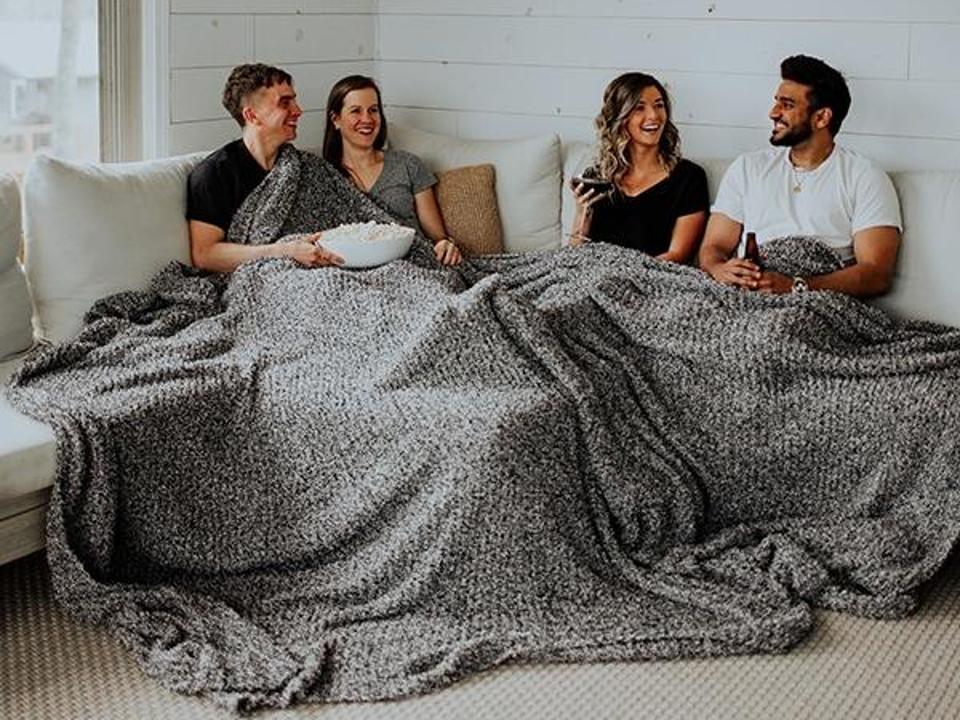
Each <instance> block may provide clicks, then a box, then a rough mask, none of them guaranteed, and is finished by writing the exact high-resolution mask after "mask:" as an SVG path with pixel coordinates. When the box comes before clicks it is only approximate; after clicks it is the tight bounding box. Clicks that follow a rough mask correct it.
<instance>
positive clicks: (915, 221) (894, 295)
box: [876, 170, 960, 327]
mask: <svg viewBox="0 0 960 720" xmlns="http://www.w3.org/2000/svg"><path fill="white" fill-rule="evenodd" d="M890 177H891V179H892V180H893V184H894V186H895V187H896V189H897V195H898V196H899V197H900V208H901V210H902V211H903V243H902V245H901V246H900V255H899V258H898V260H897V273H896V277H895V278H894V281H893V290H892V291H891V292H890V293H888V294H887V295H886V296H884V297H882V298H878V299H877V301H876V302H877V304H878V305H880V306H881V307H883V308H885V309H886V310H888V311H890V312H892V313H894V314H896V315H899V316H900V317H905V318H911V319H917V320H932V321H934V322H940V323H945V324H948V325H954V326H956V327H960V283H958V282H957V281H956V274H957V268H958V267H960V243H958V242H957V240H956V236H957V228H958V227H960V171H940V170H912V171H905V172H897V173H891V174H890Z"/></svg>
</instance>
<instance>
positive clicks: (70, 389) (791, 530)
mask: <svg viewBox="0 0 960 720" xmlns="http://www.w3.org/2000/svg"><path fill="white" fill-rule="evenodd" d="M368 220H377V221H387V220H389V216H386V215H385V213H384V211H383V210H381V209H380V208H378V207H377V206H376V205H374V204H373V203H371V202H370V201H369V199H368V198H366V197H365V196H363V195H362V194H360V193H357V192H356V191H354V190H353V189H352V187H351V186H350V185H349V183H347V182H346V181H345V180H344V179H343V178H342V177H341V176H340V175H339V173H337V172H336V171H335V170H334V169H333V168H331V167H330V166H329V165H327V164H326V163H325V162H324V161H322V160H321V159H320V158H317V157H314V156H311V155H309V154H306V153H301V152H298V151H295V150H293V149H292V148H288V149H285V150H284V152H283V153H282V154H281V157H280V160H279V161H278V165H277V167H276V168H275V169H274V171H273V172H271V173H270V174H269V175H268V176H267V179H266V180H265V181H264V183H263V184H261V186H260V187H258V188H257V190H256V191H254V193H253V195H252V196H251V197H250V198H248V201H247V202H246V203H245V204H244V207H243V208H241V211H240V212H239V213H238V216H237V218H236V220H235V222H234V224H233V225H232V226H231V228H230V231H229V237H230V239H231V240H233V241H236V242H248V243H254V242H274V241H283V240H284V239H290V238H292V237H298V236H302V235H303V234H304V233H310V232H315V231H316V230H322V229H324V228H329V227H333V226H335V225H338V224H341V223H345V222H364V221H368ZM809 247H810V244H809V241H804V242H797V241H786V242H783V243H781V244H780V246H779V247H777V248H775V249H772V251H771V256H770V258H769V262H771V263H774V264H776V266H777V267H781V268H784V269H785V270H787V269H789V268H791V267H792V268H797V267H805V268H808V269H809V268H810V267H811V263H813V265H814V266H816V267H819V268H824V267H825V266H824V263H829V262H832V261H833V260H832V259H831V258H829V257H826V256H822V255H817V254H816V253H813V254H812V255H811V252H810V251H809ZM811 257H812V259H811ZM791 263H792V264H791ZM958 376H960V331H957V330H955V329H951V328H946V327H940V326H934V325H930V324H922V323H903V322H899V321H896V320H894V319H892V318H890V317H888V316H887V315H885V314H884V313H882V312H881V311H880V310H878V309H876V308H873V307H870V306H868V305H865V304H863V303H861V302H858V301H856V300H854V299H851V298H848V297H845V296H842V295H838V294H834V293H828V292H810V293H805V294H796V295H787V296H779V297H769V296H763V295H757V294H753V293H746V292H740V291H736V290H732V289H729V288H726V287H722V286H720V285H717V284H716V283H714V282H713V281H712V280H710V279H709V278H707V277H706V276H705V275H704V274H703V273H701V272H700V271H698V270H696V269H693V268H687V267H680V266H676V265H672V264H666V263H660V262H657V261H654V260H652V259H650V258H647V257H644V256H642V255H639V254H637V253H634V252H631V251H629V250H625V249H622V248H617V247H613V246H606V245H590V246H585V247H583V248H577V249H572V248H571V249H564V250H559V251H554V252H548V253H542V254H535V255H527V256H509V255H508V256H504V257H496V258H495V257H489V258H479V259H476V260H472V261H469V262H467V263H465V264H464V265H463V266H462V267H460V268H442V267H439V266H438V265H437V264H436V263H435V262H434V261H433V259H432V252H431V248H430V245H429V243H427V242H426V241H425V240H423V239H422V238H420V239H418V241H417V242H416V243H415V246H414V248H413V250H412V251H411V254H410V255H409V256H408V257H407V258H405V259H403V260H400V261H396V262H393V263H391V264H389V265H386V266H383V267H379V268H374V269H370V270H364V271H347V270H341V269H336V268H321V269H314V270H310V269H304V268H301V267H299V266H297V265H296V264H295V263H293V262H292V261H288V260H261V261H257V262H253V263H249V264H246V265H243V266H241V267H240V268H239V269H238V270H237V271H235V272H234V273H232V274H230V275H224V276H221V275H208V274H205V273H198V272H197V271H194V270H192V269H190V268H186V267H184V266H181V265H177V264H173V265H171V266H169V267H168V268H166V269H165V270H164V271H163V272H162V273H160V274H159V275H158V276H157V278H156V279H155V280H154V283H153V285H152V286H151V288H150V289H148V290H146V291H144V292H136V293H123V294H120V295H116V296H113V297H111V298H107V299H104V300H103V301H101V302H99V303H97V304H96V305H95V306H94V307H93V308H92V309H91V311H90V313H89V314H88V317H87V324H86V325H85V327H84V329H83V330H82V332H81V333H80V334H79V335H78V336H77V337H76V338H75V339H74V340H72V341H70V342H67V343H65V344H63V345H60V346H57V347H53V348H47V349H44V350H42V351H40V352H39V353H37V354H35V355H34V356H32V357H31V358H29V359H28V360H27V361H26V362H25V363H24V365H23V367H22V368H21V370H20V371H19V372H18V373H17V374H16V375H15V377H14V378H13V379H12V380H11V385H10V387H9V389H8V393H9V397H10V400H11V402H12V403H13V404H14V405H15V406H16V407H18V408H20V409H22V410H23V411H25V412H27V413H29V414H31V415H33V416H35V417H37V418H39V419H41V420H43V421H44V422H47V423H49V424H50V425H51V426H53V428H54V430H55V431H56V434H57V439H58V470H57V473H58V474H57V479H56V485H55V489H54V493H53V497H52V502H51V512H50V526H49V538H48V552H49V560H50V564H51V569H52V577H53V582H54V588H55V592H56V594H57V597H58V599H59V600H60V602H62V603H63V604H64V605H65V606H66V607H67V608H69V609H70V610H72V611H73V612H75V613H77V614H78V615H80V616H81V617H85V618H88V619H91V620H94V621H97V622H101V623H104V624H106V625H107V626H108V627H110V628H112V629H113V630H114V631H115V632H116V633H117V634H118V635H119V637H120V638H121V640H122V641H123V642H124V644H125V645H127V646H128V647H130V648H131V650H132V651H133V652H134V653H135V654H136V656H137V658H138V660H139V662H140V663H141V665H142V666H143V667H144V669H145V670H146V671H147V672H148V673H150V674H151V675H153V676H155V677H157V679H158V680H159V681H160V682H162V683H164V684H165V685H167V686H168V687H171V688H173V689H175V690H177V691H180V692H188V693H200V694H203V695H207V696H209V697H211V698H213V699H214V700H215V701H217V702H219V703H220V704H222V705H225V706H228V707H231V708H233V709H235V710H238V711H251V710H255V709H257V708H269V707H285V706H287V705H289V704H291V703H294V702H299V701H334V700H374V699H383V698H390V697H398V696H403V695H408V694H411V693H418V692H425V691H428V690H431V689H435V688H439V687H442V686H445V685H448V684H449V683H451V682H454V681H456V680H457V679H460V678H462V677H464V676H465V675H467V674H469V673H472V672H476V671H479V670H483V669H486V668H489V667H492V666H494V665H497V664H499V663H503V662H508V661H524V662H530V661H582V660H627V659H652V658H668V657H677V656H689V655H720V654H730V653H744V652H772V651H782V650H785V649H787V648H789V647H790V646H792V645H793V644H794V643H796V642H797V641H798V640H799V639H800V638H802V637H803V636H804V635H805V634H806V633H807V632H808V631H809V630H810V628H811V623H812V614H811V608H813V607H828V608H834V609H841V610H847V611H851V612H857V613H861V614H865V615H871V616H877V617H898V616H901V615H903V614H905V613H906V612H909V611H910V610H911V609H912V607H913V606H914V604H915V603H916V599H917V594H918V591H919V589H920V588H921V587H922V585H923V583H924V582H925V581H927V580H928V579H929V578H930V577H932V576H933V574H934V573H935V572H936V571H937V569H938V568H939V567H940V566H941V564H942V563H943V562H944V560H945V558H946V556H947V555H948V554H949V552H950V551H951V549H952V548H953V546H954V544H955V542H956V538H957V533H958V529H960V488H958V468H960V451H958V437H960V433H958V432H957V430H958V428H960V397H958V395H960V383H958V379H960V377H958Z"/></svg>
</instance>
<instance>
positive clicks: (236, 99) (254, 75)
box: [223, 63, 293, 128]
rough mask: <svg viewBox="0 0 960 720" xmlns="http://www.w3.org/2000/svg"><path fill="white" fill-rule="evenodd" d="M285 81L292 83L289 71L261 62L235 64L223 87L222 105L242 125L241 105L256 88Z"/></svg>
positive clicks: (271, 85)
mask: <svg viewBox="0 0 960 720" xmlns="http://www.w3.org/2000/svg"><path fill="white" fill-rule="evenodd" d="M283 83H287V84H288V85H293V78H291V77H290V73H288V72H285V71H283V70H281V69H280V68H277V67H273V66H272V65H264V64H263V63H247V64H245V65H237V66H236V67H235V68H234V69H233V70H232V71H231V72H230V77H228V78H227V84H226V85H224V87H223V106H224V107H225V108H226V109H227V112H228V113H230V115H231V116H233V119H234V120H236V121H237V122H238V123H239V124H240V127H241V128H242V127H243V126H244V124H245V123H244V120H243V106H244V104H245V103H246V101H247V99H248V98H249V97H250V96H251V95H253V94H254V93H255V92H256V91H257V90H260V89H262V88H268V87H273V86H274V85H282V84H283Z"/></svg>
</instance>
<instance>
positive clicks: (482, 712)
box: [0, 553, 960, 720]
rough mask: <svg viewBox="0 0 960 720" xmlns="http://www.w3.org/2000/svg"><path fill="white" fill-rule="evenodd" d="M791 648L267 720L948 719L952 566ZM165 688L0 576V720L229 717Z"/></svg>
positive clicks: (35, 593)
mask: <svg viewBox="0 0 960 720" xmlns="http://www.w3.org/2000/svg"><path fill="white" fill-rule="evenodd" d="M818 617H819V625H818V627H817V628H816V630H815V631H814V633H813V634H812V635H811V636H810V637H809V638H807V640H806V641H804V642H803V643H802V644H801V645H800V646H799V647H797V648H796V649H795V650H794V651H792V652H790V653H788V654H786V655H779V656H771V655H754V656H744V657H733V658H718V659H706V660H680V661H670V662H638V663H597V664H589V665H588V664H581V665H543V666H511V667H506V668H502V669H498V670H494V671H491V672H487V673H483V674H481V675H479V676H476V677H473V678H471V679H469V680H467V681H465V682H462V683H459V684H457V685H455V686H453V687H451V688H449V689H447V690H444V691H441V692H437V693H433V694H431V695H429V696H425V697H420V698H413V699H410V700H405V701H402V702H391V703H370V704H355V705H332V706H305V707H300V708H297V709H295V710H288V711H279V712H271V713H263V714H262V715H261V717H270V718H323V720H343V719H350V720H374V719H383V718H389V720H407V719H409V720H413V719H414V718H416V719H417V720H433V719H436V720H440V718H443V719H444V720H447V719H448V718H470V719H473V718H476V719H478V720H481V719H482V720H486V719H488V718H489V719H493V718H513V719H517V720H522V719H524V718H530V719H533V718H545V717H549V718H558V719H561V720H563V719H568V718H569V719H570V720H573V719H577V720H580V719H582V718H591V719H592V720H593V719H597V720H604V719H606V718H667V717H676V718H712V719H714V720H725V719H727V718H730V719H731V720H733V719H734V718H736V719H738V720H749V719H750V718H769V717H774V716H775V717H780V718H799V717H816V718H845V719H849V718H864V719H866V718H871V719H881V718H891V719H892V718H924V719H927V718H956V717H958V716H960V682H958V680H957V678H960V558H958V557H954V558H953V559H952V560H951V561H950V562H949V563H948V564H947V566H946V567H945V568H944V570H943V571H942V572H941V574H940V575H939V576H938V577H937V578H936V579H935V580H934V581H933V582H932V583H931V584H930V586H929V589H928V593H927V596H926V598H925V599H924V601H923V603H922V604H921V608H920V611H919V612H918V613H917V614H916V615H914V616H912V617H910V618H907V619H906V620H900V621H893V622H884V621H876V620H867V619H863V618H857V617H852V616H849V615H840V614H837V613H829V612H828V613H820V614H819V615H818ZM228 717H230V714H229V713H227V712H225V711H223V710H219V709H217V708H215V707H214V706H213V705H212V704H210V703H207V702H203V701H200V700H196V699H192V698H185V697H181V696H178V695H174V694H173V693H170V692H167V691H166V690H164V689H163V688H161V687H160V686H159V685H157V684H156V683H155V682H153V681H152V680H150V679H149V678H147V677H145V676H144V675H142V674H141V673H140V671H139V670H138V669H137V667H136V665H135V663H134V660H133V658H132V657H131V656H130V654H129V653H127V652H126V651H124V650H123V649H122V648H121V647H120V646H119V645H117V644H116V643H115V641H114V640H113V639H112V638H111V637H110V636H109V635H108V634H107V633H106V632H105V631H102V630H99V629H97V628H94V627H90V626H87V625H83V624H80V623H77V622H74V621H72V620H71V619H70V618H68V617H67V615H66V614H65V613H64V612H63V611H62V610H60V609H58V608H57V607H56V606H54V605H53V603H52V600H51V598H50V587H49V580H48V577H47V571H46V567H45V565H44V556H43V554H42V553H38V554H35V555H32V556H30V557H28V558H24V559H22V560H19V561H17V562H14V563H10V564H8V565H5V566H3V567H0V718H4V719H7V718H10V719H11V720H12V719H14V718H16V719H17V720H19V719H20V718H24V719H26V718H29V719H30V720H60V719H61V718H62V719H67V718H70V719H71V720H73V719H75V718H104V719H113V718H131V719H133V718H136V719H137V720H154V719H155V720H168V719H172V718H190V719H191V720H206V719H208V718H228Z"/></svg>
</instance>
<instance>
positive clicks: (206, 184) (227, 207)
mask: <svg viewBox="0 0 960 720" xmlns="http://www.w3.org/2000/svg"><path fill="white" fill-rule="evenodd" d="M236 194H237V189H236V180H235V179H234V178H232V177H231V176H230V174H229V173H227V172H225V168H224V166H223V163H221V162H218V161H217V160H216V159H214V158H210V159H209V160H208V161H203V162H201V163H200V164H199V165H198V166H197V167H196V168H194V169H193V172H191V173H190V175H189V177H188V178H187V220H199V221H200V222H205V223H209V224H210V225H216V226H217V227H218V228H220V229H221V230H223V231H224V232H226V231H227V228H229V227H230V220H232V219H233V214H234V212H236V207H235V206H234V202H235V200H234V198H235V196H236Z"/></svg>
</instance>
